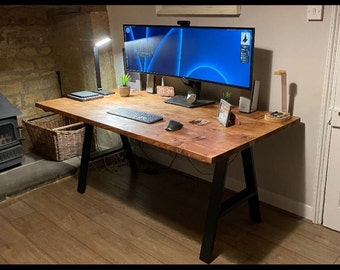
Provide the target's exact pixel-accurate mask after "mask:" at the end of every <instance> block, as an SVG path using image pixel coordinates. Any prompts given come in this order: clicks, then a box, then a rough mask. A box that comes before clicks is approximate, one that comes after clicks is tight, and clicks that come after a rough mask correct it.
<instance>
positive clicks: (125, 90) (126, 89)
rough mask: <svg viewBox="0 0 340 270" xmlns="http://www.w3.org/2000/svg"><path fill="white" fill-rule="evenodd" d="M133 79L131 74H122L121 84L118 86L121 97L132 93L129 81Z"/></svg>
mask: <svg viewBox="0 0 340 270" xmlns="http://www.w3.org/2000/svg"><path fill="white" fill-rule="evenodd" d="M130 81H131V76H130V74H128V73H127V74H125V73H124V74H123V75H121V76H120V86H119V88H118V90H119V95H120V96H121V97H128V96H129V95H130V86H129V85H128V83H129V82H130Z"/></svg>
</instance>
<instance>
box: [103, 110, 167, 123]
mask: <svg viewBox="0 0 340 270" xmlns="http://www.w3.org/2000/svg"><path fill="white" fill-rule="evenodd" d="M108 113H109V114H112V115H117V116H121V117H125V118H128V119H131V120H135V121H139V122H143V123H147V124H151V123H154V122H157V121H160V120H163V116H162V115H159V114H154V113H150V112H146V111H140V110H135V109H130V108H125V107H119V108H115V109H113V110H110V111H108Z"/></svg>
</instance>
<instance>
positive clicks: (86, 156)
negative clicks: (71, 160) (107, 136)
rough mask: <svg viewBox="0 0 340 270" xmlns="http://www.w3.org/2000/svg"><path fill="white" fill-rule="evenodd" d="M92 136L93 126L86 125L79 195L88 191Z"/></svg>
mask: <svg viewBox="0 0 340 270" xmlns="http://www.w3.org/2000/svg"><path fill="white" fill-rule="evenodd" d="M92 135H93V126H92V125H89V124H85V134H84V142H83V149H82V154H81V161H80V169H79V178H78V189H77V190H78V192H79V193H84V192H85V190H86V178H87V170H88V167H89V161H90V153H91V142H92Z"/></svg>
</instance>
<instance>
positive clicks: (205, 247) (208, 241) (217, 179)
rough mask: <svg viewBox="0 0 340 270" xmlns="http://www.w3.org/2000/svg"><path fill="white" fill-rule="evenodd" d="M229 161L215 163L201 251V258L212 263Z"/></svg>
mask: <svg viewBox="0 0 340 270" xmlns="http://www.w3.org/2000/svg"><path fill="white" fill-rule="evenodd" d="M227 163H228V159H225V160H221V161H219V162H217V163H216V164H215V171H214V176H213V180H212V183H211V188H210V198H209V203H208V209H207V217H206V220H205V227H204V232H203V239H202V245H201V253H200V259H201V260H202V261H204V262H205V263H210V262H211V261H212V260H213V258H212V256H213V250H214V244H215V236H216V231H217V224H218V220H219V218H220V211H221V200H222V195H223V191H224V184H225V177H226V173H227Z"/></svg>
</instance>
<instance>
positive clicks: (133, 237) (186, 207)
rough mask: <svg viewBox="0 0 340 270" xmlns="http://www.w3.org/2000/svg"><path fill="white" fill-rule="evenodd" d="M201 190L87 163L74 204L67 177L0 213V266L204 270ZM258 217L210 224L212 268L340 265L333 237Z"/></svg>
mask: <svg viewBox="0 0 340 270" xmlns="http://www.w3.org/2000/svg"><path fill="white" fill-rule="evenodd" d="M138 165H139V167H140V168H143V166H144V167H145V166H148V164H146V163H145V161H140V160H138ZM209 187H210V183H209V182H206V181H202V180H198V179H194V178H191V177H189V176H185V175H183V174H180V173H176V172H174V171H171V170H167V169H164V168H159V173H158V174H155V175H152V174H151V175H150V174H146V173H139V174H138V175H137V176H131V174H130V169H129V167H128V166H127V165H123V166H120V167H117V166H116V165H114V164H113V163H112V164H109V162H108V161H106V166H103V162H102V161H101V160H100V161H96V162H94V163H92V164H91V166H90V171H89V176H88V186H87V190H86V192H85V193H84V194H80V193H78V192H77V191H76V190H77V175H75V176H71V177H67V178H65V179H62V180H60V181H58V182H55V183H52V184H47V185H44V186H42V187H40V188H37V189H34V190H31V191H29V192H26V193H24V194H21V195H18V196H16V197H13V198H8V199H7V200H5V201H2V202H1V203H0V223H1V230H0V263H2V264H205V263H204V262H202V261H200V260H199V252H200V246H201V238H202V232H203V225H204V220H205V213H206V204H207V200H208V195H209ZM225 196H226V197H227V196H230V194H228V192H226V194H225ZM261 213H262V223H260V224H255V223H252V222H251V221H250V218H249V215H248V208H247V204H243V205H241V206H239V207H238V208H236V209H234V210H233V211H232V212H230V213H228V214H227V215H225V216H224V217H223V218H222V219H221V220H220V223H219V227H218V232H217V236H216V243H215V249H214V255H215V259H214V261H213V262H212V264H339V263H340V233H337V232H335V231H332V230H330V229H327V228H325V227H322V226H320V225H315V224H311V223H310V222H307V221H305V220H303V219H301V218H298V217H295V216H293V215H289V214H287V213H284V212H282V211H280V210H278V209H275V208H272V207H269V206H267V205H263V204H261Z"/></svg>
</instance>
